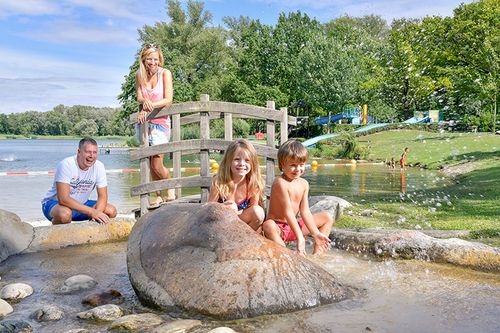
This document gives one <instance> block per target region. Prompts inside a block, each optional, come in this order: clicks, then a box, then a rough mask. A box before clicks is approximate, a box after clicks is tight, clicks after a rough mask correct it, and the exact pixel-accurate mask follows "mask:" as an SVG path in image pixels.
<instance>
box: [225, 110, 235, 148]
mask: <svg viewBox="0 0 500 333" xmlns="http://www.w3.org/2000/svg"><path fill="white" fill-rule="evenodd" d="M224 140H227V141H233V114H232V113H227V112H226V113H224Z"/></svg>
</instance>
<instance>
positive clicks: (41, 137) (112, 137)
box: [0, 134, 129, 141]
mask: <svg viewBox="0 0 500 333" xmlns="http://www.w3.org/2000/svg"><path fill="white" fill-rule="evenodd" d="M81 138H83V137H82V136H75V135H33V136H28V137H26V136H24V135H17V134H0V140H4V139H20V140H25V139H36V140H62V139H75V140H79V139H81ZM92 138H93V139H95V140H97V141H98V140H123V141H126V140H127V139H128V138H129V137H128V136H119V135H107V136H92Z"/></svg>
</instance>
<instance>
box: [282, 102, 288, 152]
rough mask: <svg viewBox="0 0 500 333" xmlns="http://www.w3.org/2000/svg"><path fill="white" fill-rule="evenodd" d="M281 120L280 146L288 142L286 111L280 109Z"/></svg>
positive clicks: (285, 109)
mask: <svg viewBox="0 0 500 333" xmlns="http://www.w3.org/2000/svg"><path fill="white" fill-rule="evenodd" d="M281 112H282V115H283V119H281V123H280V139H281V140H280V145H281V144H283V143H285V142H286V141H287V140H288V109H287V108H281Z"/></svg>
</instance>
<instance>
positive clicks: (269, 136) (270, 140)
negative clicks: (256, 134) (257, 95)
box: [266, 101, 276, 212]
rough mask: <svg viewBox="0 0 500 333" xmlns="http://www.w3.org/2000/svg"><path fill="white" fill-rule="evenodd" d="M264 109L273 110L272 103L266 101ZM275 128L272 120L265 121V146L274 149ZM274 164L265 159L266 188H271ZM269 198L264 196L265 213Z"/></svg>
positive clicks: (271, 160) (273, 105)
mask: <svg viewBox="0 0 500 333" xmlns="http://www.w3.org/2000/svg"><path fill="white" fill-rule="evenodd" d="M266 107H267V108H268V109H273V110H275V104H274V101H267V103H266ZM274 136H275V127H274V121H273V120H266V145H268V146H270V147H273V148H274V147H275V145H274V141H275V140H274ZM275 166H276V163H275V161H274V159H272V158H269V157H268V158H266V188H271V185H272V184H273V181H274V168H275ZM269 199H270V196H269V195H266V206H267V207H266V212H267V211H268V210H269Z"/></svg>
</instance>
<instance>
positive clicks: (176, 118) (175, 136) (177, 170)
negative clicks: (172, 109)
mask: <svg viewBox="0 0 500 333" xmlns="http://www.w3.org/2000/svg"><path fill="white" fill-rule="evenodd" d="M180 118H181V115H180V114H174V115H173V116H172V141H173V142H180V141H181V121H180ZM181 157H182V152H180V151H174V152H173V161H172V166H173V169H174V172H173V173H174V178H180V177H181V176H182V173H181ZM175 197H176V198H180V197H182V188H180V187H178V188H176V189H175Z"/></svg>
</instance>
